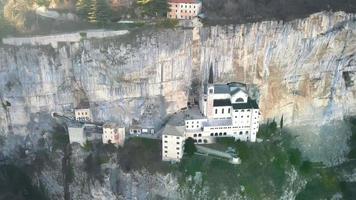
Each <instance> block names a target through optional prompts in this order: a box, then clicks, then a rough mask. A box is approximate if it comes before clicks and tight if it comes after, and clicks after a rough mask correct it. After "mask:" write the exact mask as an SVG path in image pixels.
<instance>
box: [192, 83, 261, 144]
mask: <svg viewBox="0 0 356 200" xmlns="http://www.w3.org/2000/svg"><path fill="white" fill-rule="evenodd" d="M199 105H200V110H201V112H202V114H203V115H204V118H202V119H192V120H186V121H185V125H186V132H187V134H189V132H193V131H195V132H198V134H201V135H202V136H203V137H234V138H235V139H238V140H243V141H251V142H255V141H256V134H257V132H258V127H259V121H260V112H259V107H258V104H257V102H256V100H252V99H251V98H250V97H249V96H248V93H247V89H246V86H245V85H244V84H241V83H228V84H208V85H207V86H206V87H205V88H204V93H203V95H202V98H201V99H200V102H199ZM193 124H194V126H192V125H193ZM197 124H199V126H197ZM193 127H194V128H193ZM193 138H194V139H196V140H197V143H209V141H210V142H212V141H213V140H209V139H207V140H206V142H205V141H204V139H206V138H199V137H193Z"/></svg>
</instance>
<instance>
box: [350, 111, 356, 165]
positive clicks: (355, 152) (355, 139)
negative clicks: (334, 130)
mask: <svg viewBox="0 0 356 200" xmlns="http://www.w3.org/2000/svg"><path fill="white" fill-rule="evenodd" d="M348 121H349V125H350V126H351V132H352V134H351V137H350V140H349V146H350V152H349V154H348V157H349V158H350V159H356V117H350V118H349V119H348Z"/></svg>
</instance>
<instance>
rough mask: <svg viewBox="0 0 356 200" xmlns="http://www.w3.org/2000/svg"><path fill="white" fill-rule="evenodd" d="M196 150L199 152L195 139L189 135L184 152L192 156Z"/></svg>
mask: <svg viewBox="0 0 356 200" xmlns="http://www.w3.org/2000/svg"><path fill="white" fill-rule="evenodd" d="M195 152H197V148H196V147H195V144H194V139H193V138H191V137H189V138H187V139H186V140H185V143H184V153H185V154H186V155H188V156H192V155H194V153H195Z"/></svg>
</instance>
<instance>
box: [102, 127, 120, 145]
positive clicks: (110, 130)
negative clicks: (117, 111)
mask: <svg viewBox="0 0 356 200" xmlns="http://www.w3.org/2000/svg"><path fill="white" fill-rule="evenodd" d="M102 138H103V143H104V144H108V143H112V144H118V145H120V146H123V145H124V143H125V127H120V126H118V125H117V124H114V123H106V124H104V126H103V137H102Z"/></svg>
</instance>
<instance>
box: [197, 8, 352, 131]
mask: <svg viewBox="0 0 356 200" xmlns="http://www.w3.org/2000/svg"><path fill="white" fill-rule="evenodd" d="M355 20H356V19H355V15H353V14H345V13H342V12H338V13H317V14H314V15H312V16H310V17H309V18H306V19H302V20H295V21H292V22H288V23H283V22H277V21H270V22H261V23H254V24H246V25H240V26H226V27H212V28H206V29H204V30H203V31H202V34H201V35H202V47H201V50H202V53H201V67H202V71H204V72H205V73H203V74H205V76H204V77H207V75H206V74H207V72H208V67H209V66H210V65H212V66H214V71H215V76H216V77H217V79H218V81H220V82H226V81H241V82H246V83H249V84H254V85H256V86H257V88H258V89H259V94H260V98H259V99H260V108H261V110H262V114H263V117H264V119H268V118H274V117H280V116H281V115H283V116H284V119H285V122H286V123H287V124H294V125H298V124H301V123H303V124H304V123H311V124H318V123H320V122H325V121H328V120H330V119H340V118H342V117H343V116H344V115H351V114H355V113H356V107H355V105H356V99H355V97H356V96H355V95H356V86H355V80H356V76H355V75H356V37H355V36H356V32H355V31H356V30H355V28H356V21H355Z"/></svg>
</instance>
